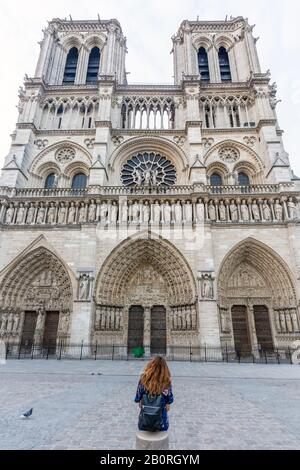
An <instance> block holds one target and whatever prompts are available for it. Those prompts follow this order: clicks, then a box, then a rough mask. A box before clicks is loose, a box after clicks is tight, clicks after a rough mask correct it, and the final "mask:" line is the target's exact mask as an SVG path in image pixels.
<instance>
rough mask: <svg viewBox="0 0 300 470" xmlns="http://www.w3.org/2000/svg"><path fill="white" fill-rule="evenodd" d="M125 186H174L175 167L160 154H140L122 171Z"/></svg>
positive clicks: (126, 164)
mask: <svg viewBox="0 0 300 470" xmlns="http://www.w3.org/2000/svg"><path fill="white" fill-rule="evenodd" d="M121 181H122V183H123V184H124V185H125V186H134V185H137V186H172V185H173V184H175V182H176V170H175V167H174V165H173V164H172V163H171V162H170V160H167V158H165V157H164V156H162V155H160V154H159V153H148V152H146V153H138V154H137V155H135V156H134V157H132V158H131V159H130V160H128V161H127V162H126V163H125V165H124V166H123V168H122V170H121Z"/></svg>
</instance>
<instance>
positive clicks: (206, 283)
mask: <svg viewBox="0 0 300 470" xmlns="http://www.w3.org/2000/svg"><path fill="white" fill-rule="evenodd" d="M202 297H203V298H204V299H213V297H214V295H213V286H212V279H210V278H209V277H208V276H204V278H203V280H202Z"/></svg>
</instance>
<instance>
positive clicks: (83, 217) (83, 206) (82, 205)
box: [78, 202, 86, 224]
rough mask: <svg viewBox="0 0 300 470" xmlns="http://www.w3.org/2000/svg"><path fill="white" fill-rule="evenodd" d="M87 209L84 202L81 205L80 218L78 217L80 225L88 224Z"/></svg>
mask: <svg viewBox="0 0 300 470" xmlns="http://www.w3.org/2000/svg"><path fill="white" fill-rule="evenodd" d="M85 214H86V208H85V204H84V202H82V203H81V204H80V207H79V217H78V222H79V223H80V224H82V223H84V222H86V215H85Z"/></svg>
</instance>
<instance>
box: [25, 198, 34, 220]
mask: <svg viewBox="0 0 300 470" xmlns="http://www.w3.org/2000/svg"><path fill="white" fill-rule="evenodd" d="M34 214H35V207H34V205H33V203H32V202H31V203H30V207H29V209H28V212H27V217H26V222H27V224H33V223H34Z"/></svg>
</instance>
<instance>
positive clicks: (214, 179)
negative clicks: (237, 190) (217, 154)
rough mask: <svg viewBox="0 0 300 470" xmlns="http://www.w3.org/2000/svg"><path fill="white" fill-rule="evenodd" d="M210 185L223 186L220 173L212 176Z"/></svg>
mask: <svg viewBox="0 0 300 470" xmlns="http://www.w3.org/2000/svg"><path fill="white" fill-rule="evenodd" d="M210 184H211V186H222V177H221V176H220V175H219V173H213V174H212V175H211V176H210Z"/></svg>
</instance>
